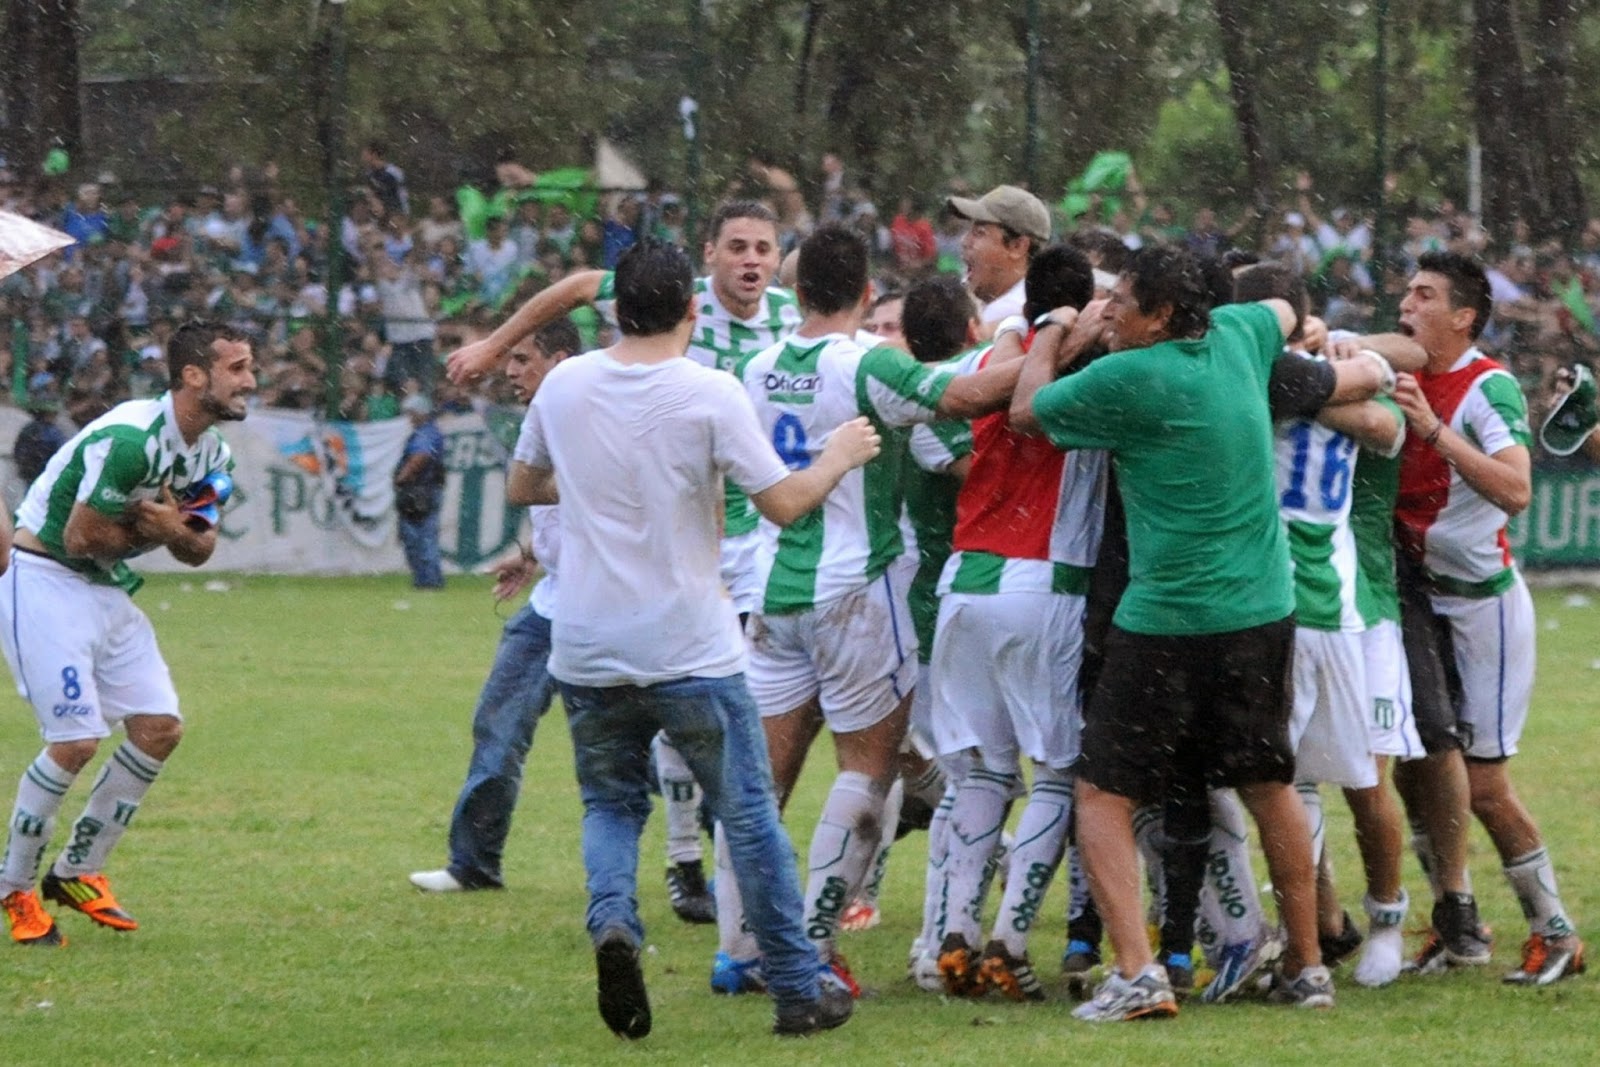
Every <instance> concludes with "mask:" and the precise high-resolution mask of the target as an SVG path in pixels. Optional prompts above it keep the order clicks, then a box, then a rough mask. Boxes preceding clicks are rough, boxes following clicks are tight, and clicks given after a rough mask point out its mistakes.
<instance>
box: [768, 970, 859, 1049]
mask: <svg viewBox="0 0 1600 1067" xmlns="http://www.w3.org/2000/svg"><path fill="white" fill-rule="evenodd" d="M855 1010H856V1002H855V998H854V997H852V996H851V995H850V994H849V993H847V992H846V991H845V990H843V989H840V988H839V987H838V986H834V985H829V984H827V983H826V982H824V983H823V985H822V990H821V992H820V993H819V994H818V996H817V999H816V1000H814V1001H812V1002H810V1003H807V1004H779V1005H778V1007H777V1011H776V1012H775V1013H774V1019H773V1023H772V1032H773V1033H775V1034H777V1035H778V1036H779V1037H809V1036H810V1035H812V1034H819V1033H821V1032H822V1031H824V1030H833V1029H835V1028H837V1027H840V1026H843V1025H844V1024H845V1023H846V1022H848V1021H849V1019H850V1016H851V1014H852V1013H853V1012H854V1011H855Z"/></svg>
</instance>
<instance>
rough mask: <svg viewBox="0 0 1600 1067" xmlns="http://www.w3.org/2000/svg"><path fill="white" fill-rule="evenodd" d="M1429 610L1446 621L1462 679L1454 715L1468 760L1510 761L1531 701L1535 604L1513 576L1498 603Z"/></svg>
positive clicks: (1447, 599)
mask: <svg viewBox="0 0 1600 1067" xmlns="http://www.w3.org/2000/svg"><path fill="white" fill-rule="evenodd" d="M1432 599H1433V610H1434V612H1435V613H1436V614H1438V615H1440V616H1443V617H1444V618H1446V619H1449V620H1450V638H1451V642H1452V645H1453V647H1454V649H1455V661H1456V672H1457V673H1458V674H1459V675H1460V676H1461V696H1462V699H1461V709H1460V712H1459V714H1458V719H1459V728H1460V730H1461V731H1462V737H1461V740H1462V744H1463V747H1464V749H1465V752H1466V754H1467V756H1468V758H1470V759H1504V758H1505V757H1507V756H1514V755H1516V752H1517V742H1519V741H1520V740H1521V739H1522V728H1523V727H1524V726H1525V725H1527V722H1528V704H1529V703H1530V702H1531V701H1532V699H1533V670H1534V618H1533V598H1532V597H1531V596H1529V595H1528V587H1527V585H1526V584H1525V583H1524V582H1523V581H1522V575H1520V574H1519V575H1517V581H1516V584H1515V585H1513V586H1512V587H1511V588H1510V589H1507V590H1506V591H1505V592H1504V593H1501V594H1500V595H1499V596H1497V597H1488V598H1486V599H1468V598H1466V597H1456V596H1435V597H1433V598H1432Z"/></svg>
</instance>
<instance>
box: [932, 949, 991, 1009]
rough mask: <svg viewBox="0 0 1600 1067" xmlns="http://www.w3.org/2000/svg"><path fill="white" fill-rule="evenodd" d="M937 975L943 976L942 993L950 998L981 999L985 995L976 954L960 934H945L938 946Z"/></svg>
mask: <svg viewBox="0 0 1600 1067" xmlns="http://www.w3.org/2000/svg"><path fill="white" fill-rule="evenodd" d="M939 973H940V974H942V975H943V976H944V991H945V992H946V993H949V994H950V995H951V996H952V997H981V996H983V994H984V993H985V989H984V987H983V975H982V973H981V972H980V971H979V970H978V954H977V953H976V952H973V951H972V948H971V946H969V945H968V944H967V939H966V938H965V937H963V936H962V935H960V934H946V935H945V939H944V941H943V943H941V944H940V945H939Z"/></svg>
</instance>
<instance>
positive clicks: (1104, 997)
mask: <svg viewBox="0 0 1600 1067" xmlns="http://www.w3.org/2000/svg"><path fill="white" fill-rule="evenodd" d="M1176 1014H1178V1001H1177V998H1175V997H1174V996H1173V995H1172V986H1171V985H1169V984H1168V983H1167V972H1166V971H1165V970H1163V969H1162V967H1161V965H1160V964H1152V965H1151V966H1149V967H1146V968H1145V969H1144V970H1142V971H1140V972H1139V974H1138V975H1137V976H1136V977H1134V978H1133V979H1131V980H1130V979H1127V978H1124V977H1122V975H1120V974H1118V973H1117V972H1116V971H1114V970H1113V971H1112V972H1111V973H1110V974H1109V975H1107V976H1106V980H1105V981H1104V982H1101V983H1100V988H1099V989H1097V990H1095V994H1094V999H1093V1000H1090V1001H1088V1002H1086V1003H1083V1004H1079V1005H1078V1006H1077V1007H1076V1008H1074V1009H1073V1010H1072V1017H1073V1018H1074V1019H1082V1020H1083V1021H1084V1022H1090V1023H1120V1022H1129V1021H1132V1020H1134V1019H1168V1018H1171V1017H1172V1016H1174V1015H1176Z"/></svg>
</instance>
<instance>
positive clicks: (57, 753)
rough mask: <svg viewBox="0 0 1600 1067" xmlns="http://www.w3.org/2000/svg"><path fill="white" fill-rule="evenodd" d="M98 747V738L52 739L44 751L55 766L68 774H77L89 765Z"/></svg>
mask: <svg viewBox="0 0 1600 1067" xmlns="http://www.w3.org/2000/svg"><path fill="white" fill-rule="evenodd" d="M99 748H100V741H99V739H97V738H93V737H85V738H80V739H79V740H77V741H53V742H51V744H50V747H49V748H48V749H46V750H45V752H46V754H47V755H48V756H49V757H50V759H51V760H52V761H53V762H54V763H55V765H56V766H57V767H60V768H61V769H62V770H64V771H66V772H67V773H68V774H77V773H78V772H79V771H81V770H83V769H84V768H85V767H87V766H88V765H89V761H90V760H92V759H94V754H95V752H97V751H98V750H99Z"/></svg>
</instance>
